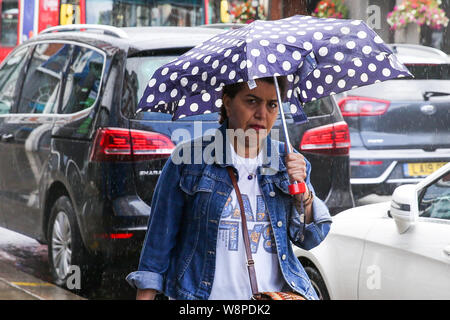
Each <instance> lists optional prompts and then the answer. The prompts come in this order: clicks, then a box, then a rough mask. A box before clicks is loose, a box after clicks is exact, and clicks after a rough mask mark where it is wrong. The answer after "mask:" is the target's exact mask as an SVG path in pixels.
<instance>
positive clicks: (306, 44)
mask: <svg viewBox="0 0 450 320" xmlns="http://www.w3.org/2000/svg"><path fill="white" fill-rule="evenodd" d="M303 48H304V49H305V50H312V48H313V45H312V43H311V42H308V41H307V42H305V43H304V44H303Z"/></svg>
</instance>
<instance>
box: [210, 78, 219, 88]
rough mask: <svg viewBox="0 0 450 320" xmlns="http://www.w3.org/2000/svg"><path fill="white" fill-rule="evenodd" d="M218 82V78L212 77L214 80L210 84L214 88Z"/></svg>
mask: <svg viewBox="0 0 450 320" xmlns="http://www.w3.org/2000/svg"><path fill="white" fill-rule="evenodd" d="M216 81H217V78H216V77H212V78H211V82H210V83H211V85H212V86H214V85H216Z"/></svg>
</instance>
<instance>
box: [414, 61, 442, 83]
mask: <svg viewBox="0 0 450 320" xmlns="http://www.w3.org/2000/svg"><path fill="white" fill-rule="evenodd" d="M406 67H407V68H408V70H409V71H410V72H411V73H412V74H413V75H414V79H416V80H450V64H407V65H406Z"/></svg>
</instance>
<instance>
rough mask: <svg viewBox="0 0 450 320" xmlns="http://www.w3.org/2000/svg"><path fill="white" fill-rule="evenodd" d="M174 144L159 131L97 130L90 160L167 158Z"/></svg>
mask: <svg viewBox="0 0 450 320" xmlns="http://www.w3.org/2000/svg"><path fill="white" fill-rule="evenodd" d="M174 148H175V145H174V144H173V142H172V141H171V140H170V139H169V138H168V137H166V136H165V135H162V134H160V133H156V132H148V131H141V130H129V129H122V128H102V129H99V130H98V131H97V134H96V136H95V139H94V147H93V148H92V152H91V157H90V159H91V161H142V160H154V159H161V158H167V157H169V156H170V154H171V153H172V151H173V149H174Z"/></svg>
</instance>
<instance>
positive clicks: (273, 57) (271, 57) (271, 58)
mask: <svg viewBox="0 0 450 320" xmlns="http://www.w3.org/2000/svg"><path fill="white" fill-rule="evenodd" d="M267 61H269V62H270V63H275V62H277V56H276V55H274V54H273V53H270V54H269V55H268V56H267Z"/></svg>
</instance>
